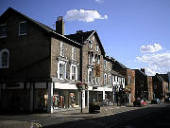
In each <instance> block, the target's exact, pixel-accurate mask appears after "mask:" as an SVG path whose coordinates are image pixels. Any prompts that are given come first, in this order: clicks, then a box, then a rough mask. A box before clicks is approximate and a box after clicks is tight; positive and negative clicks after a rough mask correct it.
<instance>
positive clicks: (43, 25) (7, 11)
mask: <svg viewBox="0 0 170 128" xmlns="http://www.w3.org/2000/svg"><path fill="white" fill-rule="evenodd" d="M11 12H14V13H17V14H19V15H21V16H22V17H24V18H25V19H27V20H28V21H30V22H32V23H34V24H36V25H37V26H38V27H40V28H42V29H43V30H45V31H46V32H48V33H50V34H53V35H55V36H59V37H61V38H63V39H66V40H68V41H71V42H72V43H75V44H77V45H80V44H79V43H78V42H76V41H73V40H71V39H69V38H67V37H65V36H64V35H61V34H59V33H57V32H56V31H55V30H54V29H52V28H50V27H49V26H47V25H45V24H42V23H40V22H38V21H35V20H33V19H32V18H30V17H28V16H26V15H24V14H22V13H20V12H18V11H17V10H15V9H13V8H11V7H9V8H8V9H7V10H6V11H5V12H4V13H3V14H2V15H1V16H0V19H1V18H3V17H4V16H6V15H7V14H8V13H11Z"/></svg>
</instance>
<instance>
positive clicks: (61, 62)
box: [58, 61, 66, 80]
mask: <svg viewBox="0 0 170 128" xmlns="http://www.w3.org/2000/svg"><path fill="white" fill-rule="evenodd" d="M60 64H63V65H65V71H64V79H66V62H64V61H59V62H58V79H60V80H64V79H63V78H60Z"/></svg>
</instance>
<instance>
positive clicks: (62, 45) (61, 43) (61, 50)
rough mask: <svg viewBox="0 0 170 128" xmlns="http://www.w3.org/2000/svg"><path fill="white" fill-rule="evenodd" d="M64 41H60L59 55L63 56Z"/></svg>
mask: <svg viewBox="0 0 170 128" xmlns="http://www.w3.org/2000/svg"><path fill="white" fill-rule="evenodd" d="M64 52H65V51H64V43H63V42H60V56H62V57H64Z"/></svg>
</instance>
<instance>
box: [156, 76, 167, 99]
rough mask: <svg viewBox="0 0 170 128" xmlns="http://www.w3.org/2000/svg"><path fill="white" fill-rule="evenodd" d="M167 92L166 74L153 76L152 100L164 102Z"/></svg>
mask: <svg viewBox="0 0 170 128" xmlns="http://www.w3.org/2000/svg"><path fill="white" fill-rule="evenodd" d="M168 92H169V79H168V74H158V73H156V75H155V76H153V93H154V94H153V95H154V98H159V99H161V100H163V101H164V99H165V98H166V96H167V93H168Z"/></svg>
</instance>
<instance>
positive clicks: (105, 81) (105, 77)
mask: <svg viewBox="0 0 170 128" xmlns="http://www.w3.org/2000/svg"><path fill="white" fill-rule="evenodd" d="M106 84H107V74H104V85H106Z"/></svg>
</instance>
